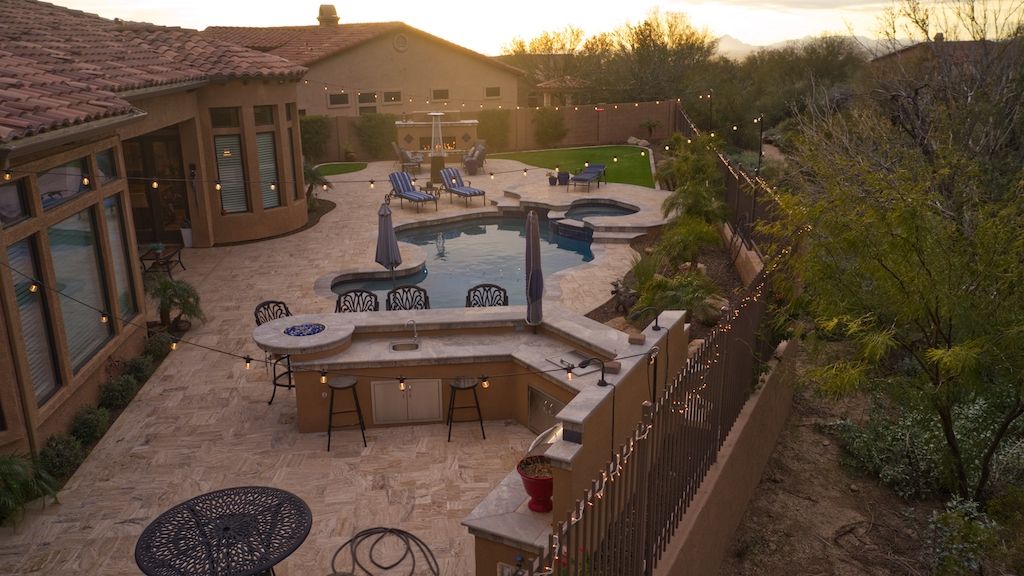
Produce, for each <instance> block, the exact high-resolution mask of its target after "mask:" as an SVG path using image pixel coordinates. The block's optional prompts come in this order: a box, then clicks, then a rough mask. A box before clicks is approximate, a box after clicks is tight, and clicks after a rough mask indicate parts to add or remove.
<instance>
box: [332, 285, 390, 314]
mask: <svg viewBox="0 0 1024 576" xmlns="http://www.w3.org/2000/svg"><path fill="white" fill-rule="evenodd" d="M378 310H380V301H379V300H377V295H376V294H374V293H373V292H370V291H369V290H360V289H355V290H349V291H348V292H345V293H344V294H338V301H337V302H335V303H334V311H335V312H376V311H378Z"/></svg>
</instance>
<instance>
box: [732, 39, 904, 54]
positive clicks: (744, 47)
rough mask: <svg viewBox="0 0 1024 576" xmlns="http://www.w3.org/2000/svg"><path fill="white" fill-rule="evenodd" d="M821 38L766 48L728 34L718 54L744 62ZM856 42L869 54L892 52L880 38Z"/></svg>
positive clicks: (791, 41) (793, 40) (795, 40)
mask: <svg viewBox="0 0 1024 576" xmlns="http://www.w3.org/2000/svg"><path fill="white" fill-rule="evenodd" d="M816 38H819V36H804V37H803V38H797V39H792V40H783V41H781V42H775V43H774V44H768V45H766V46H758V45H755V44H747V43H746V42H743V41H742V40H738V39H736V38H733V37H732V36H729V35H728V34H726V35H725V36H720V37H719V38H718V54H720V55H722V56H726V57H728V58H732V59H733V60H742V59H744V58H746V57H747V56H748V55H749V54H751V53H753V52H756V51H757V50H760V49H762V48H768V49H773V50H775V49H779V48H785V47H787V46H799V45H801V44H803V43H805V42H808V41H811V40H814V39H816ZM854 40H856V41H857V42H858V43H860V45H861V46H863V47H864V48H865V49H866V50H867V51H868V53H869V54H872V55H874V56H878V55H881V54H885V53H887V52H890V48H889V44H888V41H886V40H879V39H878V38H868V37H867V36H854ZM900 44H901V45H902V46H908V45H910V44H912V42H911V41H909V40H906V41H901V43H900Z"/></svg>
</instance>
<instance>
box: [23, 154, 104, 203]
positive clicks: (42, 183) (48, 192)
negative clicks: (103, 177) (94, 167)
mask: <svg viewBox="0 0 1024 576" xmlns="http://www.w3.org/2000/svg"><path fill="white" fill-rule="evenodd" d="M36 182H37V184H38V186H39V195H40V196H42V200H43V210H49V209H50V208H53V207H54V206H57V205H58V204H62V203H64V202H66V201H68V200H70V199H72V198H74V197H75V196H78V195H79V194H81V193H83V192H87V191H88V190H90V188H91V187H92V180H91V179H90V176H89V163H88V162H86V161H85V158H79V159H78V160H75V161H73V162H68V163H67V164H65V165H63V166H58V167H56V168H52V169H50V170H49V171H48V172H44V173H42V174H40V175H39V178H38V180H37V181H36Z"/></svg>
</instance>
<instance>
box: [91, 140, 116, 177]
mask: <svg viewBox="0 0 1024 576" xmlns="http://www.w3.org/2000/svg"><path fill="white" fill-rule="evenodd" d="M96 168H97V169H98V170H99V174H98V176H99V177H100V182H103V183H104V184H106V183H107V182H110V181H113V180H117V162H116V161H115V158H114V149H113V148H110V149H108V150H104V151H103V152H100V153H98V154H96Z"/></svg>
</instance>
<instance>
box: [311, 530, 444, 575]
mask: <svg viewBox="0 0 1024 576" xmlns="http://www.w3.org/2000/svg"><path fill="white" fill-rule="evenodd" d="M387 536H392V537H394V538H397V539H398V540H399V542H401V544H402V545H404V546H405V550H404V551H403V552H402V554H401V555H400V556H399V557H398V559H397V560H395V561H394V562H391V563H387V564H385V563H381V561H380V560H379V559H378V558H377V546H379V545H380V544H381V542H382V541H385V540H384V539H385V537H387ZM368 540H372V542H370V549H369V550H368V551H367V553H366V555H365V559H367V560H369V562H370V563H371V564H372V568H376V569H380V570H391V569H392V568H395V567H397V566H399V565H401V564H402V563H403V562H406V561H407V560H408V562H409V564H410V566H409V576H413V575H414V574H415V573H416V555H417V552H419V556H421V557H422V558H423V560H424V561H425V562H426V566H427V569H428V570H430V572H429V573H430V574H431V575H432V576H439V575H440V573H441V571H440V567H439V566H438V564H437V559H436V558H434V553H433V552H432V551H431V550H430V547H429V546H427V545H426V544H425V543H424V542H423V540H420V539H419V538H417V537H416V536H414V535H413V534H410V533H408V532H406V531H405V530H399V529H398V528H382V527H379V528H368V529H366V530H362V531H360V532H359V533H358V534H356V535H355V536H353V537H351V538H349V539H348V541H346V542H345V543H344V544H342V545H341V546H340V547H339V548H338V549H337V551H335V552H334V556H332V557H331V574H330V575H329V576H362V575H363V574H364V573H365V574H367V575H369V576H374V572H371V571H370V569H369V568H367V567H366V566H364V565H363V562H362V559H360V557H359V549H360V546H362V545H363V544H364V543H366V542H367V541H368ZM346 548H348V549H349V555H350V557H351V561H352V562H351V566H350V571H349V572H339V571H338V568H337V566H336V562H337V560H338V556H339V555H340V554H341V553H342V551H343V550H345V549H346ZM356 570H361V571H362V572H356Z"/></svg>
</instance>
